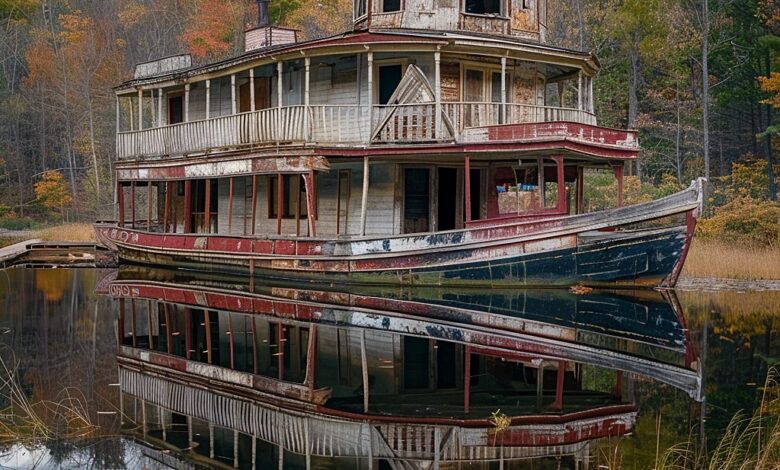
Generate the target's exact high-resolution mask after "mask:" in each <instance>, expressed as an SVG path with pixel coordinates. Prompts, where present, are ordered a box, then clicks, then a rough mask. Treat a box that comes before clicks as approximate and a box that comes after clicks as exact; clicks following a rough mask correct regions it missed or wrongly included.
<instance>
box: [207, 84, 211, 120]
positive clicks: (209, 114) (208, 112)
mask: <svg viewBox="0 0 780 470" xmlns="http://www.w3.org/2000/svg"><path fill="white" fill-rule="evenodd" d="M210 118H211V80H206V119H210Z"/></svg>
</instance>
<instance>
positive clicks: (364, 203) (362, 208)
mask: <svg viewBox="0 0 780 470" xmlns="http://www.w3.org/2000/svg"><path fill="white" fill-rule="evenodd" d="M368 171H369V168H368V156H365V157H363V195H362V198H363V199H362V201H361V203H362V204H361V206H360V235H362V236H365V234H366V215H367V210H368Z"/></svg>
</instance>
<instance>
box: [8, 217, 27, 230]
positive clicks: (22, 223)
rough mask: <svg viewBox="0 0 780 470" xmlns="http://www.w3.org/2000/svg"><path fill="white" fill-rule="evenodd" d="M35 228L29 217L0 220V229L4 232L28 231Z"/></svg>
mask: <svg viewBox="0 0 780 470" xmlns="http://www.w3.org/2000/svg"><path fill="white" fill-rule="evenodd" d="M35 226H36V223H35V221H34V220H33V219H31V218H29V217H22V218H17V217H8V218H3V219H0V228H4V229H6V230H30V229H32V228H33V227H35Z"/></svg>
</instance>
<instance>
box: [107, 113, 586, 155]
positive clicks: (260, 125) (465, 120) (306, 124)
mask: <svg viewBox="0 0 780 470" xmlns="http://www.w3.org/2000/svg"><path fill="white" fill-rule="evenodd" d="M441 109H442V119H441V122H437V116H436V105H435V104H434V103H416V104H403V105H394V106H374V108H373V110H369V109H368V107H365V106H354V105H353V106H350V105H343V106H342V105H312V106H308V108H307V107H306V106H287V107H282V108H269V109H264V110H260V111H254V112H248V113H241V114H234V115H230V116H221V117H216V118H212V119H207V120H206V119H204V120H200V121H191V122H186V123H180V124H173V125H170V126H164V127H155V128H151V129H144V130H140V131H130V132H120V133H118V134H117V139H116V153H117V157H118V158H119V159H128V158H139V157H160V156H165V155H185V154H198V153H205V152H208V151H212V150H215V149H231V148H244V147H251V146H254V145H266V144H276V143H302V142H316V143H320V144H336V145H338V144H356V143H360V144H369V143H370V144H387V143H415V142H432V141H448V140H457V139H458V137H459V135H460V133H461V131H463V130H464V129H468V128H473V127H482V126H494V125H500V124H518V123H534V122H549V121H570V122H577V123H582V124H589V125H595V124H596V118H595V116H594V115H593V114H592V113H589V112H587V111H582V110H579V109H572V108H556V107H549V106H532V105H525V104H506V105H502V104H501V103H453V102H445V103H442V105H441Z"/></svg>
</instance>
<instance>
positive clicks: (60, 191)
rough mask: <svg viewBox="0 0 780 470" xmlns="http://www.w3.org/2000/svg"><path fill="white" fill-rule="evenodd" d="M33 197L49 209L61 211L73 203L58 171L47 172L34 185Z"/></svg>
mask: <svg viewBox="0 0 780 470" xmlns="http://www.w3.org/2000/svg"><path fill="white" fill-rule="evenodd" d="M35 197H36V198H37V199H38V200H39V201H40V202H41V203H42V204H43V205H44V206H46V207H47V208H49V209H61V208H63V207H64V206H67V205H68V204H70V203H71V202H73V198H72V197H71V196H70V192H69V191H68V187H67V185H66V184H65V181H64V180H63V178H62V174H61V173H60V172H59V171H54V170H51V171H47V172H45V173H44V174H43V178H42V180H41V181H39V182H37V183H35Z"/></svg>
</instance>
